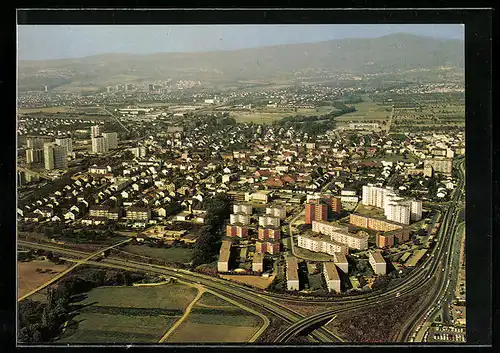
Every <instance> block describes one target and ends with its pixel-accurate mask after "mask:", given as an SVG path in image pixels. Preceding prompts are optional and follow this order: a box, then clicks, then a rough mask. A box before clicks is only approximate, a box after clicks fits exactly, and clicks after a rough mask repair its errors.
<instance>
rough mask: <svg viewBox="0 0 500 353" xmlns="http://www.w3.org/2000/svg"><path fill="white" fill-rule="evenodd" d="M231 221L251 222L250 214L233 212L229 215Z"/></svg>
mask: <svg viewBox="0 0 500 353" xmlns="http://www.w3.org/2000/svg"><path fill="white" fill-rule="evenodd" d="M229 223H231V224H244V225H247V224H250V215H247V214H243V213H232V214H231V215H229Z"/></svg>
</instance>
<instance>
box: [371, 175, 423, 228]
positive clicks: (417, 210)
mask: <svg viewBox="0 0 500 353" xmlns="http://www.w3.org/2000/svg"><path fill="white" fill-rule="evenodd" d="M361 202H362V204H363V205H366V206H374V207H378V208H383V209H384V215H385V217H386V218H387V220H389V221H392V222H396V223H401V224H410V221H418V220H420V219H422V201H420V200H415V199H408V198H403V197H399V196H398V195H397V194H396V192H395V191H394V189H393V188H391V187H381V186H376V185H373V184H368V185H364V186H363V191H362V201H361Z"/></svg>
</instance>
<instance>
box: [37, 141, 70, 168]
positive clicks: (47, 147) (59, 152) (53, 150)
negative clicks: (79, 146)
mask: <svg viewBox="0 0 500 353" xmlns="http://www.w3.org/2000/svg"><path fill="white" fill-rule="evenodd" d="M43 158H44V162H45V169H47V170H52V169H66V168H67V167H68V160H67V158H66V149H65V148H64V147H61V146H57V145H56V144H55V143H53V142H51V143H46V144H44V146H43Z"/></svg>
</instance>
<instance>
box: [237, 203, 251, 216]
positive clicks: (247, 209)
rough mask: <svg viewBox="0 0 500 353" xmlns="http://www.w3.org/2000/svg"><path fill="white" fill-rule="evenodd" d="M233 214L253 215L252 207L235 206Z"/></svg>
mask: <svg viewBox="0 0 500 353" xmlns="http://www.w3.org/2000/svg"><path fill="white" fill-rule="evenodd" d="M233 213H242V214H248V215H251V214H252V213H253V207H252V205H244V204H236V205H233Z"/></svg>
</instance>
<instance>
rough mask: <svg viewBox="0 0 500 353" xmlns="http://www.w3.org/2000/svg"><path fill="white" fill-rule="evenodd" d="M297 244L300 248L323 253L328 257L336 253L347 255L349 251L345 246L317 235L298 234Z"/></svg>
mask: <svg viewBox="0 0 500 353" xmlns="http://www.w3.org/2000/svg"><path fill="white" fill-rule="evenodd" d="M297 244H298V246H299V247H300V248H304V249H307V250H310V251H314V252H323V253H326V254H329V255H334V254H335V253H336V252H340V253H343V254H347V252H348V249H349V248H348V247H347V245H345V244H342V243H339V242H337V241H334V240H331V239H329V237H328V236H325V235H319V234H317V235H313V234H299V235H298V236H297Z"/></svg>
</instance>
